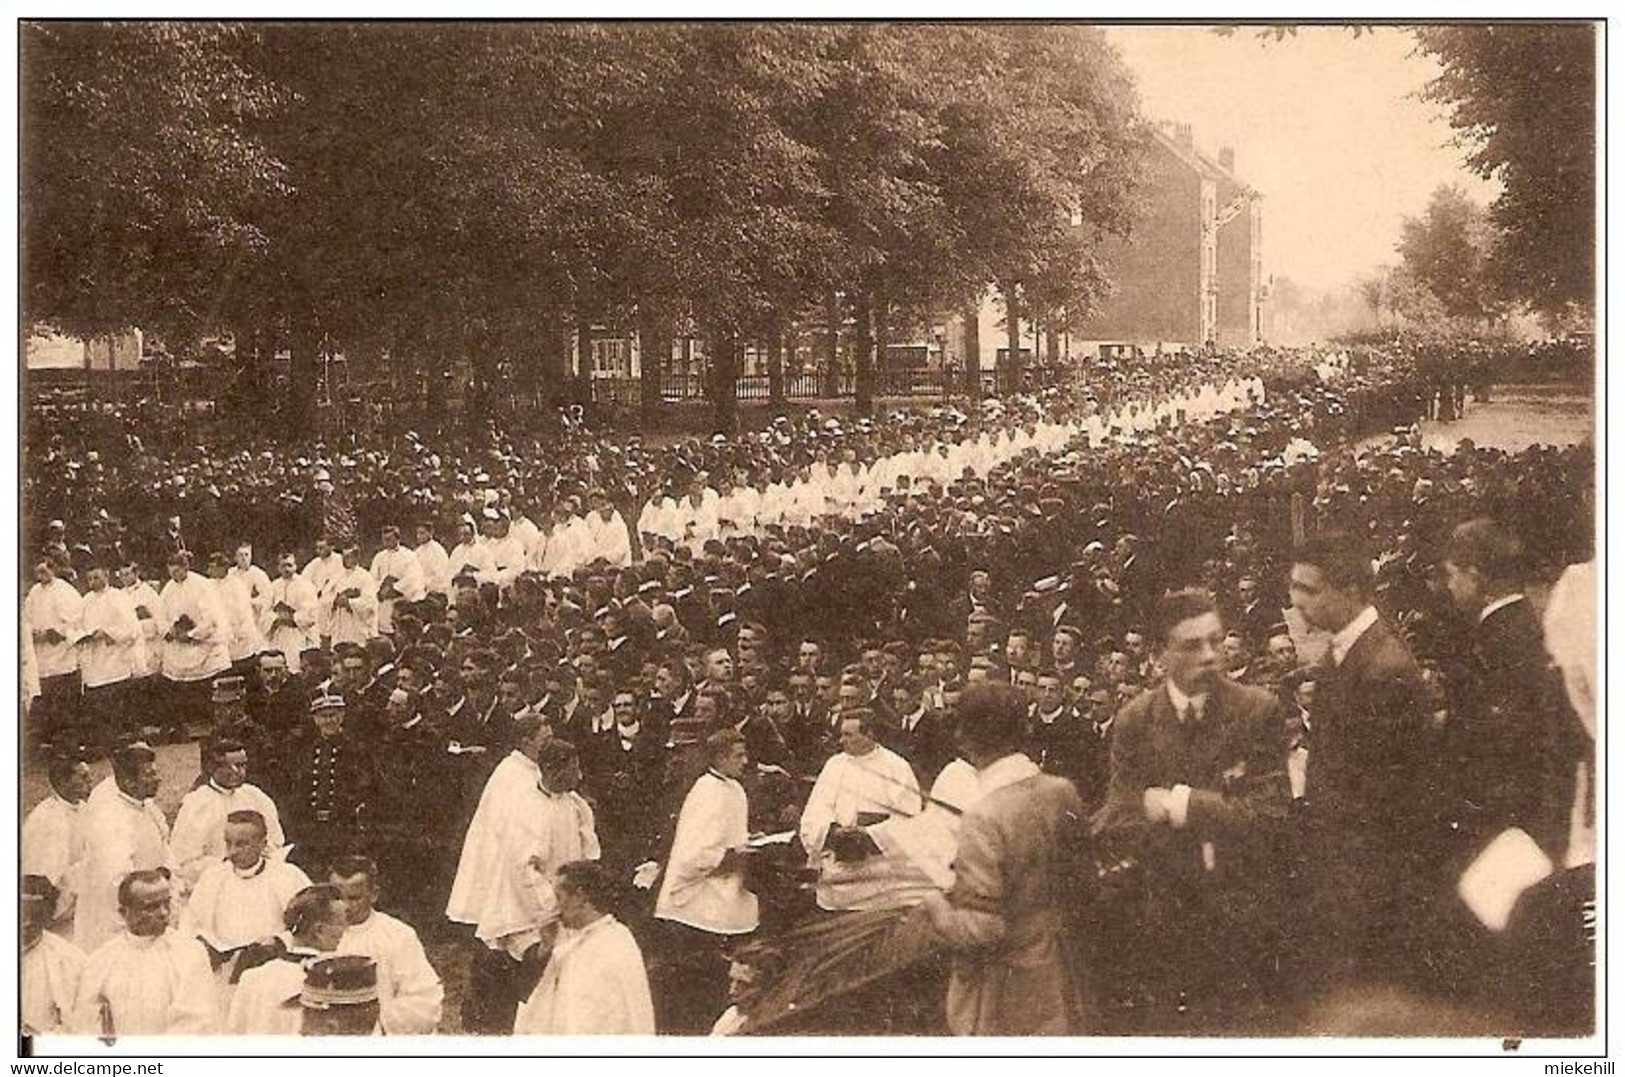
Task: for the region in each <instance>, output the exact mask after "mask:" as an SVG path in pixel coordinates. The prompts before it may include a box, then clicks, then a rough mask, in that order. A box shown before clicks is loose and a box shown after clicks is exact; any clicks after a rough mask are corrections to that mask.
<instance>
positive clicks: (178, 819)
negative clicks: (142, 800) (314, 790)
mask: <svg viewBox="0 0 1625 1077" xmlns="http://www.w3.org/2000/svg"><path fill="white" fill-rule="evenodd" d="M203 768H204V770H205V772H207V774H208V775H209V780H208V781H207V782H205V783H203V784H202V785H200V786H198V787H197V788H196V789H193V790H192V791H191V792H189V793H187V794H186V796H185V797H183V798H181V806H180V811H178V812H177V813H176V814H175V828H174V830H173V831H172V832H171V834H170V839H169V847H170V852H171V855H172V856H173V857H174V860H175V865H176V869H177V871H178V873H179V875H180V880H179V881H180V883H181V887H182V889H183V891H188V892H189V891H190V890H191V888H192V886H193V885H194V884H195V883H196V882H197V880H198V877H199V876H200V875H202V874H203V871H204V869H205V868H207V867H209V866H210V865H212V864H214V863H216V862H217V861H219V860H220V859H221V858H222V857H223V856H225V855H226V817H227V816H229V815H230V814H231V813H232V812H234V811H252V812H257V813H259V815H260V817H261V818H262V819H264V820H265V831H266V835H267V840H268V841H269V842H270V847H271V849H272V850H273V853H276V852H277V851H279V850H281V849H282V847H283V846H284V845H286V844H287V837H286V835H284V834H283V832H282V820H281V817H280V815H279V813H278V812H277V807H276V804H275V803H274V802H272V800H271V798H270V797H269V796H267V795H266V793H265V791H264V790H262V789H260V788H259V787H258V786H256V785H251V784H250V783H249V782H248V781H247V780H246V779H247V777H248V749H246V748H244V747H243V745H242V744H241V743H239V742H237V741H233V740H223V739H215V740H211V741H209V743H208V745H207V747H206V748H205V751H204V757H203Z"/></svg>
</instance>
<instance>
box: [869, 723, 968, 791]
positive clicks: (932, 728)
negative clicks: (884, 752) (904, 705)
mask: <svg viewBox="0 0 1625 1077" xmlns="http://www.w3.org/2000/svg"><path fill="white" fill-rule="evenodd" d="M903 717H907V716H906V715H905V716H903ZM887 739H888V741H889V743H888V744H887V745H886V746H887V747H888V748H890V749H891V750H892V751H894V752H896V753H897V754H898V755H900V756H902V757H903V758H904V759H906V760H908V761H909V763H910V764H912V765H913V767H914V776H915V777H916V778H918V779H919V782H920V789H921V790H924V791H929V790H930V788H931V783H932V782H934V781H936V780H937V775H938V774H940V773H942V768H943V767H945V766H947V765H948V764H949V763H951V762H952V761H953V759H954V757H955V756H957V755H958V754H959V752H958V750H957V749H956V748H955V747H954V738H953V730H952V729H950V728H949V725H948V721H947V719H946V718H945V717H944V716H943V715H942V714H940V713H938V712H937V711H934V710H932V709H931V708H930V707H927V708H926V709H925V713H924V714H922V715H920V720H919V722H917V723H916V724H915V726H914V728H913V729H905V728H903V726H902V718H901V717H900V718H899V719H898V721H897V724H896V725H895V726H894V727H893V728H892V729H890V730H888V732H887Z"/></svg>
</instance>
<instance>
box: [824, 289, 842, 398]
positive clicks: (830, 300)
mask: <svg viewBox="0 0 1625 1077" xmlns="http://www.w3.org/2000/svg"><path fill="white" fill-rule="evenodd" d="M840 372H841V297H840V296H839V295H837V294H836V293H835V291H834V290H833V289H831V290H830V293H829V295H827V296H825V297H824V378H823V382H824V384H823V385H821V386H820V387H819V394H818V395H820V396H834V395H835V386H836V385H837V384H838V383H837V382H836V380H835V379H836V378H837V377H838V376H839V374H840Z"/></svg>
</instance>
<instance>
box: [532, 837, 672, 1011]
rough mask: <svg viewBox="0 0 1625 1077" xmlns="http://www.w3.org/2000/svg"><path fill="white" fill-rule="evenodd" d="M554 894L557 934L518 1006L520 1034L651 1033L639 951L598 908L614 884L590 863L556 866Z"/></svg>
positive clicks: (646, 980)
mask: <svg viewBox="0 0 1625 1077" xmlns="http://www.w3.org/2000/svg"><path fill="white" fill-rule="evenodd" d="M553 892H554V895H555V897H556V899H557V904H558V917H559V930H558V936H557V938H556V939H555V941H554V943H553V950H552V954H551V955H550V956H549V958H548V962H547V967H546V969H545V970H543V972H542V978H541V981H540V982H539V983H537V985H536V989H535V990H534V991H533V992H531V996H530V998H529V999H528V1000H527V1001H526V1002H525V1003H524V1004H523V1005H521V1006H520V1007H519V1017H518V1021H517V1023H516V1024H515V1025H514V1032H515V1033H517V1034H519V1035H521V1036H652V1035H654V1031H655V1012H654V1000H653V998H652V997H651V995H650V993H649V975H648V972H647V971H646V970H645V969H644V966H643V952H642V951H641V950H639V949H638V943H637V940H636V939H634V938H633V937H632V932H630V931H628V930H627V928H626V925H625V924H623V923H621V922H620V921H619V920H617V919H616V918H615V917H614V916H612V915H610V914H609V913H608V912H606V911H604V910H605V909H606V908H608V907H609V905H610V903H611V902H613V901H614V898H615V885H614V883H613V881H612V880H611V879H610V877H609V876H608V875H607V874H606V873H605V872H604V870H603V868H601V867H599V866H598V865H597V864H596V863H594V862H592V861H590V860H576V861H572V862H570V863H566V864H563V865H560V866H559V868H558V870H557V871H556V872H555V874H554V880H553Z"/></svg>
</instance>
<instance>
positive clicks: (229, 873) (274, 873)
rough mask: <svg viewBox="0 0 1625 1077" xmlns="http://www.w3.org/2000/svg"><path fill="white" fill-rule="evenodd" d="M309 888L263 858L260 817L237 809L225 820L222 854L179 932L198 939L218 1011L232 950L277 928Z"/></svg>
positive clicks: (201, 881)
mask: <svg viewBox="0 0 1625 1077" xmlns="http://www.w3.org/2000/svg"><path fill="white" fill-rule="evenodd" d="M309 885H310V880H309V879H308V878H306V876H305V873H304V872H302V871H300V870H299V869H298V868H296V867H294V866H293V865H292V864H289V863H287V862H286V861H284V860H273V859H267V857H266V855H265V818H264V817H263V816H262V815H260V813H259V812H256V811H247V810H240V811H234V812H232V813H231V814H230V815H229V816H228V817H227V818H226V856H225V859H223V860H216V861H215V862H214V863H212V864H210V865H209V866H208V867H207V868H205V869H204V871H203V874H202V875H201V876H200V877H199V878H198V881H197V885H196V886H194V887H193V888H192V896H191V898H190V899H189V900H188V901H187V903H186V910H185V911H184V912H183V913H181V925H180V932H181V934H182V935H185V936H187V937H189V938H196V939H198V940H199V941H201V942H202V943H203V944H204V946H206V947H207V948H208V950H209V951H210V962H211V964H212V965H214V966H215V967H216V979H217V981H218V985H219V993H220V1012H221V1015H222V1017H223V1016H224V1015H225V1012H226V1009H227V1006H228V1005H229V1004H230V1002H231V986H230V983H229V978H230V975H231V971H232V969H233V968H234V967H235V959H236V955H237V953H238V951H240V950H242V949H243V948H244V947H245V946H247V945H249V944H250V943H254V942H259V941H261V940H263V939H268V938H270V937H272V936H273V935H275V934H277V932H279V931H281V930H282V926H283V924H282V914H283V911H284V910H285V909H286V908H287V907H288V902H290V901H292V900H293V896H294V895H295V894H297V893H299V891H301V890H303V889H304V888H305V887H307V886H309Z"/></svg>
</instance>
